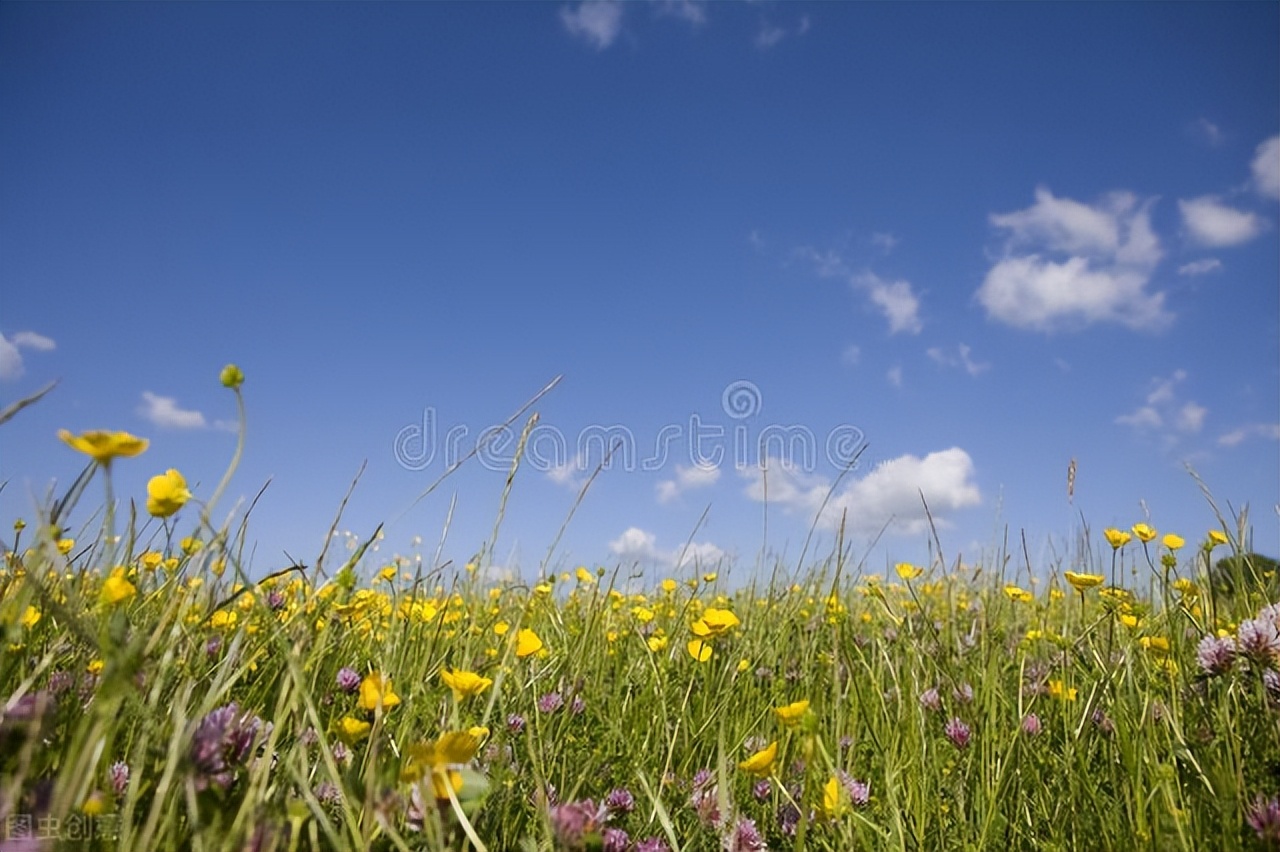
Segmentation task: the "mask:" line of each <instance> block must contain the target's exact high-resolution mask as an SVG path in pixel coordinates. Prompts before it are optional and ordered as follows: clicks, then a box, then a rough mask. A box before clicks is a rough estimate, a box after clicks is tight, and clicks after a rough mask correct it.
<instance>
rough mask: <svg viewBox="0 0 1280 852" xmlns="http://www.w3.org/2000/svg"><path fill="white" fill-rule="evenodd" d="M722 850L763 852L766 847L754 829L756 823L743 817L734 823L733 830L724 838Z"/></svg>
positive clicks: (728, 851)
mask: <svg viewBox="0 0 1280 852" xmlns="http://www.w3.org/2000/svg"><path fill="white" fill-rule="evenodd" d="M722 848H723V849H724V850H725V852H765V850H766V849H767V848H768V847H767V846H765V843H764V838H763V837H761V836H760V830H759V829H758V828H756V821H755V820H753V819H748V818H747V817H743V818H741V819H739V820H738V821H737V822H736V823H734V826H733V830H732V831H731V832H730V833H729V836H728V837H726V838H724V843H723V845H722Z"/></svg>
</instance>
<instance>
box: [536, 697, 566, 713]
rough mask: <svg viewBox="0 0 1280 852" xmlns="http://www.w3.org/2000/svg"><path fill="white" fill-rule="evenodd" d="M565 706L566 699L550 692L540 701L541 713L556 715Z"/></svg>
mask: <svg viewBox="0 0 1280 852" xmlns="http://www.w3.org/2000/svg"><path fill="white" fill-rule="evenodd" d="M563 706H564V698H563V697H562V696H561V695H560V693H558V692H548V693H547V694H546V695H544V696H542V697H541V698H539V699H538V712H539V713H554V712H556V711H557V710H559V709H560V708H561V707H563Z"/></svg>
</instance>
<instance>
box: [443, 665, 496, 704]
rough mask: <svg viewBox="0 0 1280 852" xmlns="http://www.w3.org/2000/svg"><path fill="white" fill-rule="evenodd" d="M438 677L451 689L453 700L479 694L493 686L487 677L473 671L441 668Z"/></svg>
mask: <svg viewBox="0 0 1280 852" xmlns="http://www.w3.org/2000/svg"><path fill="white" fill-rule="evenodd" d="M440 679H441V680H443V681H444V685H445V686H447V687H449V688H450V689H452V690H453V699H454V700H455V701H461V700H462V699H464V698H470V697H472V696H473V695H479V694H480V693H482V692H484V691H485V690H486V689H488V688H489V687H490V686H493V681H492V680H490V679H489V678H487V677H481V676H480V675H478V674H476V673H475V672H469V671H461V670H458V669H454V670H452V671H450V670H448V669H443V670H442V671H441V672H440Z"/></svg>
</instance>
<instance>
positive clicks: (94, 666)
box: [84, 660, 107, 675]
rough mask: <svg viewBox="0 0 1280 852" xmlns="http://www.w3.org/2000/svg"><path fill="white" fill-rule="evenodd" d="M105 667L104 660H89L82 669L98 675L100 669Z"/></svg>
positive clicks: (100, 671)
mask: <svg viewBox="0 0 1280 852" xmlns="http://www.w3.org/2000/svg"><path fill="white" fill-rule="evenodd" d="M106 667H107V664H106V661H104V660H90V661H89V664H88V665H86V666H85V667H84V670H85V671H87V672H88V673H89V674H91V675H100V674H102V670H103V669H105V668H106Z"/></svg>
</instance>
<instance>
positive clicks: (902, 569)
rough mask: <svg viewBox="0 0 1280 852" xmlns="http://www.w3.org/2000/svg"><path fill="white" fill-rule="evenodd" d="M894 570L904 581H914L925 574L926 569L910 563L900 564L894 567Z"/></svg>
mask: <svg viewBox="0 0 1280 852" xmlns="http://www.w3.org/2000/svg"><path fill="white" fill-rule="evenodd" d="M893 570H894V572H895V573H897V575H898V576H899V577H900V578H901V579H903V580H914V579H915V578H916V577H919V576H920V575H921V574H923V573H924V569H923V568H921V567H919V566H918V565H912V564H911V563H910V562H899V563H898V564H897V565H895V566H893Z"/></svg>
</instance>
